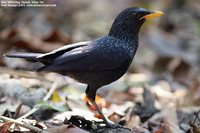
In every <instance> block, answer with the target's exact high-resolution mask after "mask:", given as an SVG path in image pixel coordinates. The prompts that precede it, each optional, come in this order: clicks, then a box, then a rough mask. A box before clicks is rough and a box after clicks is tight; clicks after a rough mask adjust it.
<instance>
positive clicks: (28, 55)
mask: <svg viewBox="0 0 200 133" xmlns="http://www.w3.org/2000/svg"><path fill="white" fill-rule="evenodd" d="M39 55H42V54H41V53H25V52H11V53H8V54H5V55H4V56H6V57H10V58H24V59H27V60H30V61H38V59H37V56H39Z"/></svg>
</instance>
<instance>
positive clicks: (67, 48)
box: [37, 41, 91, 63]
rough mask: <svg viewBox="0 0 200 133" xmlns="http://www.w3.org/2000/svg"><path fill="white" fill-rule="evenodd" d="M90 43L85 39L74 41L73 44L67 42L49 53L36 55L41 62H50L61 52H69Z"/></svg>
mask: <svg viewBox="0 0 200 133" xmlns="http://www.w3.org/2000/svg"><path fill="white" fill-rule="evenodd" d="M90 43H91V41H86V42H79V43H74V44H68V45H66V46H63V47H61V48H58V49H56V50H53V51H51V52H49V53H46V54H42V55H39V56H37V59H38V60H39V61H41V62H44V63H52V61H53V60H54V59H55V58H57V57H58V56H61V55H62V54H64V53H66V52H69V51H71V50H73V49H75V48H78V47H83V46H87V45H89V44H90Z"/></svg>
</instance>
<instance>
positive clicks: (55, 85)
mask: <svg viewBox="0 0 200 133" xmlns="http://www.w3.org/2000/svg"><path fill="white" fill-rule="evenodd" d="M56 88H57V83H56V82H54V83H53V85H52V86H51V88H50V89H49V91H48V93H47V94H46V96H45V97H44V98H43V99H42V101H47V100H48V99H49V98H50V97H51V95H52V94H53V92H54V91H55V90H56ZM39 108H40V107H39V106H37V105H35V106H34V107H33V108H32V109H31V110H30V111H29V112H27V113H26V114H24V115H23V116H21V117H19V118H18V119H17V120H21V119H24V118H26V117H28V116H30V115H32V114H33V113H35V112H36V111H37V110H38V109H39Z"/></svg>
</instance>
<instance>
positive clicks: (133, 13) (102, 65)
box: [6, 7, 163, 125]
mask: <svg viewBox="0 0 200 133" xmlns="http://www.w3.org/2000/svg"><path fill="white" fill-rule="evenodd" d="M161 15H163V13H162V12H160V11H154V12H152V11H148V10H146V9H144V8H137V7H134V8H128V9H125V10H124V11H122V12H121V13H120V14H119V15H118V16H117V18H116V19H115V20H114V22H113V24H112V27H111V29H110V32H109V33H108V35H106V36H104V37H101V38H98V39H95V40H92V41H88V42H80V43H75V44H70V45H66V46H64V47H61V48H59V49H56V50H54V51H52V52H49V53H45V54H43V53H8V54H6V56H7V57H14V58H25V59H27V60H32V61H37V62H41V63H43V64H44V66H43V67H41V68H39V69H38V71H53V72H57V73H61V74H63V75H66V76H69V77H71V78H73V79H75V80H77V81H79V82H81V83H85V84H87V85H88V86H87V89H86V95H87V97H88V98H89V99H90V101H91V103H92V104H93V105H94V106H95V108H96V109H97V111H98V112H99V114H100V115H101V116H102V118H103V120H104V122H105V123H106V124H107V125H109V123H108V121H107V119H106V117H105V116H104V115H103V113H102V112H101V110H100V109H99V107H98V106H97V104H96V103H95V96H96V91H97V89H99V88H100V87H102V86H104V85H107V84H110V83H112V82H114V81H116V80H117V79H119V78H120V77H121V76H123V75H124V74H125V73H126V71H127V70H128V67H129V65H130V64H131V62H132V60H133V57H134V55H135V53H136V51H137V48H138V33H139V30H140V27H141V26H142V24H143V23H144V22H145V20H146V19H149V18H154V17H159V16H161Z"/></svg>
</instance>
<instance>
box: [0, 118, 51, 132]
mask: <svg viewBox="0 0 200 133" xmlns="http://www.w3.org/2000/svg"><path fill="white" fill-rule="evenodd" d="M0 119H2V120H3V121H7V122H13V123H15V124H16V125H18V126H20V127H24V128H27V129H29V130H30V131H33V132H37V133H49V132H47V131H45V130H43V129H40V128H37V127H34V126H31V125H28V124H25V123H22V122H19V121H18V120H14V119H11V118H8V117H5V116H1V115H0Z"/></svg>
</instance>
